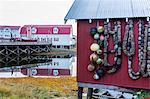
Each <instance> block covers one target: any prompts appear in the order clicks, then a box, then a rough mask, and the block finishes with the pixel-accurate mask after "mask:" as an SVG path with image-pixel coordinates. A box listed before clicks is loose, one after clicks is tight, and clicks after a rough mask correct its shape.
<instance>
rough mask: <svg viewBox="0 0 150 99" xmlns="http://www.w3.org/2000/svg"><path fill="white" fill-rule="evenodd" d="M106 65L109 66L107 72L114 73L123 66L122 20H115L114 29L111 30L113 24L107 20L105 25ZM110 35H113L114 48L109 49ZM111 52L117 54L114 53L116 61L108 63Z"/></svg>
mask: <svg viewBox="0 0 150 99" xmlns="http://www.w3.org/2000/svg"><path fill="white" fill-rule="evenodd" d="M104 35H105V38H104V66H105V67H109V68H111V69H109V70H108V71H107V73H114V72H116V71H117V69H118V68H120V66H121V25H120V22H119V21H117V22H114V29H113V31H111V25H110V23H109V22H108V23H107V22H105V26H104ZM110 35H112V37H113V41H114V49H113V50H109V49H108V46H109V45H108V40H109V37H110ZM109 54H115V55H114V62H113V64H110V63H108V55H109Z"/></svg>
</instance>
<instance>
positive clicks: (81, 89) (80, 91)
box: [78, 87, 83, 99]
mask: <svg viewBox="0 0 150 99" xmlns="http://www.w3.org/2000/svg"><path fill="white" fill-rule="evenodd" d="M82 92H83V87H78V99H82Z"/></svg>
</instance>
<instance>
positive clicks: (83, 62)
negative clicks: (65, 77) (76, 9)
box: [77, 19, 150, 89]
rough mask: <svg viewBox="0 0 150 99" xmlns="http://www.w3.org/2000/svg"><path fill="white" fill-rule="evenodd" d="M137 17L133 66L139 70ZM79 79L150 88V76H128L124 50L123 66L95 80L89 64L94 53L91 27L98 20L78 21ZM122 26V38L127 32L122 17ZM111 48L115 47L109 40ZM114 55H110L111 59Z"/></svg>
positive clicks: (89, 81) (85, 81)
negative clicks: (92, 50) (133, 77)
mask: <svg viewBox="0 0 150 99" xmlns="http://www.w3.org/2000/svg"><path fill="white" fill-rule="evenodd" d="M137 21H138V20H137V19H134V27H135V28H134V36H135V42H136V54H135V56H134V58H133V64H132V65H133V67H134V70H135V71H137V70H138V69H137V67H138V43H137V41H138V29H137V28H138V24H137ZM99 23H100V25H103V20H99ZM77 27H78V29H77V33H78V35H77V81H78V82H84V83H94V84H105V85H114V86H120V87H131V88H143V89H150V77H149V78H142V77H141V78H140V79H138V80H132V79H131V78H129V76H128V65H127V56H125V54H124V53H123V51H122V65H121V68H120V69H119V70H118V71H117V72H116V73H114V74H105V75H104V76H103V77H102V78H101V79H100V80H94V79H93V74H94V72H89V71H88V70H87V66H88V64H89V63H90V60H89V56H90V54H91V53H92V52H91V51H90V45H91V44H92V43H93V41H94V39H93V37H92V36H91V35H90V28H91V27H96V20H93V21H92V23H91V24H90V23H88V20H78V23H77ZM121 28H122V30H121V31H122V35H121V36H122V40H123V36H124V33H125V20H124V19H121ZM109 45H110V46H109V48H110V49H111V48H113V42H111V41H110V42H109ZM112 58H113V57H109V61H110V60H112Z"/></svg>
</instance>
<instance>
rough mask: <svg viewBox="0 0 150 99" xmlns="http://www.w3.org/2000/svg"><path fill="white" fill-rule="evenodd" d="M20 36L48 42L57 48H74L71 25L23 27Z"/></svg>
mask: <svg viewBox="0 0 150 99" xmlns="http://www.w3.org/2000/svg"><path fill="white" fill-rule="evenodd" d="M20 35H21V37H27V38H30V39H36V40H37V41H38V42H50V43H51V44H52V46H54V47H57V48H71V47H74V46H75V40H74V39H73V33H72V26H71V25H24V26H23V27H22V28H21V32H20Z"/></svg>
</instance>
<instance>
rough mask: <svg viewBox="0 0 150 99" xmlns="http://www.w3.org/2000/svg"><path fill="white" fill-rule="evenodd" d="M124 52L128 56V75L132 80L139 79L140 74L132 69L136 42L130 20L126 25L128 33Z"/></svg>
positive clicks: (125, 38) (124, 40)
mask: <svg viewBox="0 0 150 99" xmlns="http://www.w3.org/2000/svg"><path fill="white" fill-rule="evenodd" d="M123 52H124V53H125V54H126V55H127V56H128V74H129V77H130V78H132V79H138V78H139V77H140V76H139V75H140V73H139V72H136V73H135V72H134V71H133V69H132V57H133V55H134V54H135V42H134V33H133V21H132V20H129V22H128V23H127V25H126V32H125V35H124V39H123Z"/></svg>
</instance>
